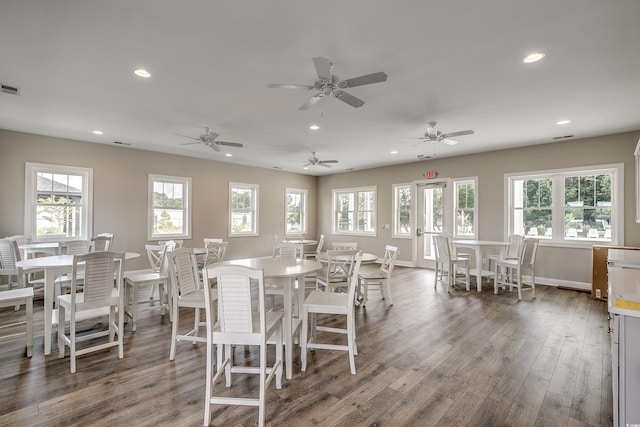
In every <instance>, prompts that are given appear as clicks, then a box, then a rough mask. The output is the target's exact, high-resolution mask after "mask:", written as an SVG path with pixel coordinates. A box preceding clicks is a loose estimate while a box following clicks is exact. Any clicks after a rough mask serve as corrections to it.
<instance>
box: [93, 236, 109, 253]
mask: <svg viewBox="0 0 640 427" xmlns="http://www.w3.org/2000/svg"><path fill="white" fill-rule="evenodd" d="M91 241H92V242H93V250H94V251H95V252H100V251H110V250H112V248H113V233H100V234H98V235H96V236H94V237H92V238H91Z"/></svg>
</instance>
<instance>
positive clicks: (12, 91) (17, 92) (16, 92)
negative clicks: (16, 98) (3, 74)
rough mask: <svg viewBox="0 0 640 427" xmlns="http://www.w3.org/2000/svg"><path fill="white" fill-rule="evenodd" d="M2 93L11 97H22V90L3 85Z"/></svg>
mask: <svg viewBox="0 0 640 427" xmlns="http://www.w3.org/2000/svg"><path fill="white" fill-rule="evenodd" d="M2 92H4V93H8V94H9V95H20V89H19V88H17V87H13V86H9V85H5V84H3V85H2Z"/></svg>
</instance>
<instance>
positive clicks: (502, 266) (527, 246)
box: [493, 238, 539, 300]
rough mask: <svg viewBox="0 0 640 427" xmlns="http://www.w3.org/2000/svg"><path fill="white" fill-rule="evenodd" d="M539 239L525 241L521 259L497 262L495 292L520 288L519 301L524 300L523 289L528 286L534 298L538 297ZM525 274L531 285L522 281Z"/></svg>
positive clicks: (494, 282)
mask: <svg viewBox="0 0 640 427" xmlns="http://www.w3.org/2000/svg"><path fill="white" fill-rule="evenodd" d="M538 243H539V240H538V239H537V238H526V239H524V245H523V248H522V252H521V254H520V258H519V259H504V260H500V261H497V262H496V271H495V278H494V281H493V292H494V293H495V294H497V293H498V288H500V287H507V286H508V287H509V290H510V291H512V290H513V288H514V287H515V288H518V299H519V300H521V299H522V288H523V286H525V285H527V286H528V287H529V288H530V289H531V293H532V296H533V298H535V297H536V274H535V269H536V253H537V252H538ZM523 273H527V274H528V275H529V278H530V281H529V283H525V282H524V281H523V279H522V277H523V276H522V275H523Z"/></svg>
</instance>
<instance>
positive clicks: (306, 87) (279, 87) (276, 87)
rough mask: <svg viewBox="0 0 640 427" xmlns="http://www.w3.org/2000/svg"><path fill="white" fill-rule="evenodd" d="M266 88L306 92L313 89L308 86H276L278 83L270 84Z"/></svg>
mask: <svg viewBox="0 0 640 427" xmlns="http://www.w3.org/2000/svg"><path fill="white" fill-rule="evenodd" d="M267 87H270V88H272V89H307V90H311V89H313V86H309V85H290V84H286V83H285V84H278V83H271V84H268V85H267Z"/></svg>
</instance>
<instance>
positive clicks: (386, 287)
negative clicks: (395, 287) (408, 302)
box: [380, 279, 393, 305]
mask: <svg viewBox="0 0 640 427" xmlns="http://www.w3.org/2000/svg"><path fill="white" fill-rule="evenodd" d="M382 283H384V290H385V293H386V294H387V302H388V303H389V305H393V299H392V298H391V279H386V280H384V281H383V282H380V287H382Z"/></svg>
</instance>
